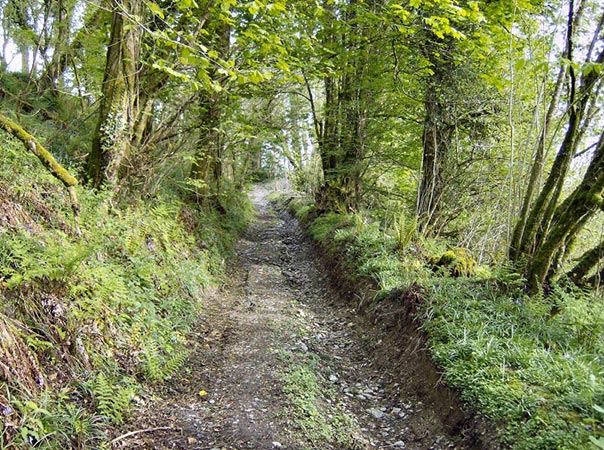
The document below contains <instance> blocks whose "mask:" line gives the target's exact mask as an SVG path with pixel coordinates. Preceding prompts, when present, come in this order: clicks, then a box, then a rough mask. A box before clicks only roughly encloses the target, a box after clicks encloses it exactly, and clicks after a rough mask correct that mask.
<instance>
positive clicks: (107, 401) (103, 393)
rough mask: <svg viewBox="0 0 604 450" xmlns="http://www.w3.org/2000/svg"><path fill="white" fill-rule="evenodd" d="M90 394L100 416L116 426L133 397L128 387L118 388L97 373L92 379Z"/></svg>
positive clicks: (101, 374)
mask: <svg viewBox="0 0 604 450" xmlns="http://www.w3.org/2000/svg"><path fill="white" fill-rule="evenodd" d="M92 393H93V395H94V398H95V400H96V403H97V409H98V411H99V413H100V414H101V415H102V416H104V417H105V418H107V419H109V420H110V421H111V422H113V423H116V424H120V423H122V422H123V420H124V416H123V413H124V412H125V411H126V410H127V409H128V406H129V405H130V401H131V400H132V397H133V391H132V388H131V387H130V386H125V387H120V386H118V385H117V384H116V383H114V382H112V381H110V380H108V379H107V377H106V376H105V375H104V374H103V373H102V372H99V373H98V374H97V376H96V378H95V379H94V383H93V386H92Z"/></svg>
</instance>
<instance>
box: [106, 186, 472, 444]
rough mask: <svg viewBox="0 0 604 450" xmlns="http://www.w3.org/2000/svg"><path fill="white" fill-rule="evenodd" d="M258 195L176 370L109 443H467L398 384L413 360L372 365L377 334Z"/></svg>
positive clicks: (300, 237)
mask: <svg viewBox="0 0 604 450" xmlns="http://www.w3.org/2000/svg"><path fill="white" fill-rule="evenodd" d="M269 194H270V189H269V188H267V187H266V186H258V187H256V188H255V189H254V190H253V191H252V192H251V194H250V197H251V199H252V201H253V203H254V205H255V207H256V209H257V218H256V219H255V220H254V221H253V223H252V224H251V225H250V227H249V229H248V230H247V231H246V233H245V234H244V235H243V237H242V238H241V240H240V241H239V242H238V244H237V246H236V255H235V257H234V258H233V261H232V262H231V272H232V281H231V283H230V284H229V285H228V286H227V287H225V288H224V289H222V290H221V291H219V292H216V293H214V294H212V295H211V297H210V298H209V299H206V300H205V305H206V306H205V310H204V314H203V320H202V323H201V324H200V329H199V330H198V333H197V334H196V335H195V336H194V338H193V339H192V340H191V343H190V344H191V350H192V352H191V356H190V358H189V360H188V361H187V364H186V367H184V368H183V369H182V370H181V371H180V372H179V373H178V374H177V375H175V376H174V377H173V379H172V380H170V381H169V382H168V383H166V385H165V386H163V387H162V388H161V389H160V392H159V393H158V394H157V396H156V398H154V399H153V400H149V401H147V402H141V406H140V407H139V408H138V410H137V413H136V414H135V417H134V419H133V421H132V422H131V423H130V424H129V425H128V430H125V431H124V433H126V432H128V431H129V430H132V431H140V432H138V433H135V434H131V435H129V436H126V437H123V438H121V439H119V440H118V441H116V442H115V443H114V444H113V448H148V449H207V450H219V449H220V450H226V449H228V450H232V449H233V450H234V449H238V450H242V449H275V448H283V449H291V450H302V449H321V450H329V449H359V450H360V449H413V450H416V449H417V450H420V449H421V450H424V449H465V448H470V447H468V446H467V445H466V444H465V443H463V441H462V436H461V435H459V436H456V435H455V432H452V431H451V430H450V429H449V428H450V427H447V426H446V424H445V422H446V421H445V420H443V417H445V418H446V417H447V415H448V412H447V411H445V412H443V411H442V409H443V408H445V409H446V408H450V406H449V405H448V404H447V403H443V405H438V402H436V404H435V402H434V401H429V402H425V403H424V398H423V397H422V396H421V395H416V394H414V393H413V392H411V393H410V392H408V391H409V389H408V386H407V385H406V383H405V380H406V379H409V378H414V377H415V378H418V377H419V378H420V379H421V378H422V374H421V373H419V374H418V373H417V370H418V369H417V366H416V365H413V364H409V365H408V368H407V369H406V367H407V365H406V364H405V362H404V361H403V362H402V363H401V361H400V360H398V361H397V362H396V363H395V362H394V361H393V363H392V367H391V368H388V367H386V368H385V367H384V364H379V365H378V364H377V363H376V360H375V357H374V356H373V353H372V349H374V348H376V347H378V346H379V344H380V342H379V341H378V342H374V340H375V339H377V338H376V335H375V334H374V333H370V332H368V331H365V330H366V324H367V321H363V320H361V319H359V318H358V314H356V313H355V311H354V310H353V308H351V307H349V306H346V305H350V304H351V303H352V302H348V303H346V301H344V300H343V299H341V298H339V296H338V294H337V293H335V292H334V291H333V290H332V289H331V288H330V283H329V279H328V275H327V274H326V272H327V270H326V268H325V266H322V265H321V264H320V263H319V262H318V261H317V256H316V251H315V250H314V249H313V247H312V245H311V244H310V243H308V242H307V240H306V239H305V238H304V233H303V232H302V230H301V229H300V227H299V226H298V224H297V222H296V221H295V220H293V219H292V218H291V217H289V216H288V215H287V214H286V213H284V212H280V213H279V212H276V211H275V210H274V209H273V208H272V207H271V206H270V204H269V202H268V196H269ZM382 353H383V352H382ZM395 353H396V352H395ZM406 370H407V371H414V373H406V372H405V371H406ZM429 378H430V377H426V383H429V381H428V380H429ZM435 389H437V388H436V387H435V386H434V384H430V385H427V386H425V389H424V391H431V390H432V391H433V390H435ZM431 397H432V398H433V397H434V395H432V396H431ZM436 397H437V398H438V396H436ZM457 434H460V433H459V432H457Z"/></svg>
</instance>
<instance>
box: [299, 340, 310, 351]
mask: <svg viewBox="0 0 604 450" xmlns="http://www.w3.org/2000/svg"><path fill="white" fill-rule="evenodd" d="M298 348H299V349H300V351H301V352H302V353H308V346H307V345H306V344H305V343H304V342H300V344H298Z"/></svg>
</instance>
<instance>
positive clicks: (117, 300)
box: [0, 140, 250, 449]
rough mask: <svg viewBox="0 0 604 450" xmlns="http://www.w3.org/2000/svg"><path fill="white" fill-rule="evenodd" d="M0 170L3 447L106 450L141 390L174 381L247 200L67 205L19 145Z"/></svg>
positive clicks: (99, 196) (95, 198)
mask: <svg viewBox="0 0 604 450" xmlns="http://www.w3.org/2000/svg"><path fill="white" fill-rule="evenodd" d="M0 151H1V152H2V154H3V157H2V158H1V159H0V213H1V214H0V216H1V218H0V417H2V431H1V434H0V448H3V449H15V448H26V447H28V446H36V448H49V449H54V448H56V449H59V448H100V447H101V446H102V445H103V440H104V439H105V431H106V430H107V428H108V427H110V426H112V425H113V424H119V423H120V422H122V421H123V420H124V418H125V416H126V414H127V413H128V409H129V408H130V406H131V405H132V402H133V400H135V399H136V398H137V396H138V395H139V394H140V392H141V389H142V387H141V386H142V384H143V383H144V382H148V381H150V382H155V381H160V380H164V379H166V378H168V377H170V376H171V375H172V374H173V373H174V372H175V371H176V370H178V368H179V366H180V364H181V363H182V362H183V361H184V359H185V358H186V356H187V350H186V344H187V335H188V332H189V330H190V327H191V325H192V324H193V322H194V321H195V320H196V318H197V317H198V316H199V314H201V313H202V310H201V306H202V305H201V302H202V298H203V294H204V290H206V289H208V288H210V287H211V286H212V285H213V284H215V283H216V279H217V277H219V276H220V273H221V270H222V266H223V258H224V256H225V253H226V252H227V251H228V249H229V243H230V242H232V241H233V239H234V237H235V235H236V234H237V233H238V232H239V231H240V230H241V229H242V228H243V227H244V226H245V222H246V220H247V218H248V217H249V211H250V209H249V207H248V206H247V204H246V201H244V199H243V195H242V194H235V193H231V194H228V195H227V194H225V195H224V196H223V198H221V199H220V201H221V206H222V211H221V212H217V211H216V210H214V209H211V208H209V207H205V208H204V207H201V206H199V205H195V204H190V203H187V202H186V201H184V200H182V199H183V198H184V196H183V195H180V194H179V193H178V191H177V190H176V189H175V188H172V189H171V190H170V191H168V190H165V191H164V193H163V194H157V195H156V196H155V197H154V198H153V199H143V198H141V199H138V201H137V202H128V203H127V204H126V203H124V204H121V203H120V201H119V199H115V198H112V197H110V195H109V194H108V193H106V192H99V193H92V192H89V191H87V190H85V189H79V197H80V202H81V204H82V212H81V217H80V226H81V229H82V236H80V237H78V236H76V233H75V231H74V227H73V218H72V216H71V210H70V208H69V203H68V199H67V198H66V195H65V192H64V191H63V189H62V187H61V186H59V185H58V184H57V182H56V180H54V179H53V178H51V176H50V175H49V174H47V173H46V172H45V170H44V169H43V168H42V167H40V164H39V162H38V161H37V160H36V159H35V157H32V156H30V155H29V154H28V153H25V152H24V151H23V150H22V148H21V147H20V144H17V143H15V142H12V141H10V140H9V141H7V142H5V143H3V144H2V145H1V150H0Z"/></svg>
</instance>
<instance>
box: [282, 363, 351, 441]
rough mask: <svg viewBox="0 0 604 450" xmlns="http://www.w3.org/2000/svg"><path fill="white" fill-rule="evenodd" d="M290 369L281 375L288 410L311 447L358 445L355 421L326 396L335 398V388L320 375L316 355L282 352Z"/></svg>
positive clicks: (299, 431)
mask: <svg viewBox="0 0 604 450" xmlns="http://www.w3.org/2000/svg"><path fill="white" fill-rule="evenodd" d="M280 355H281V358H282V359H283V360H284V362H285V363H286V364H285V365H286V369H285V370H284V371H283V372H282V373H281V374H280V379H281V382H282V386H283V391H284V393H285V396H286V397H287V401H288V411H287V413H288V414H289V416H290V417H291V418H292V421H293V423H294V425H295V427H296V429H297V430H298V434H299V435H300V436H301V437H302V438H303V439H304V440H305V441H307V442H308V443H309V447H308V448H313V449H314V448H316V449H320V448H324V446H325V445H335V446H337V447H338V448H340V447H344V448H351V449H352V448H355V441H354V438H353V434H354V429H355V423H354V421H353V419H352V418H351V417H350V416H348V415H347V414H345V413H343V412H341V411H339V410H338V409H337V406H336V405H333V404H329V403H328V402H327V401H326V398H335V395H334V394H333V392H331V388H330V387H328V386H327V384H326V383H325V380H323V379H322V377H321V375H319V374H318V372H319V370H318V367H317V363H316V361H315V360H313V359H312V358H307V359H306V360H304V361H301V360H299V358H297V357H296V356H295V355H293V354H291V353H289V352H283V351H282V352H281V353H280Z"/></svg>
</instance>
